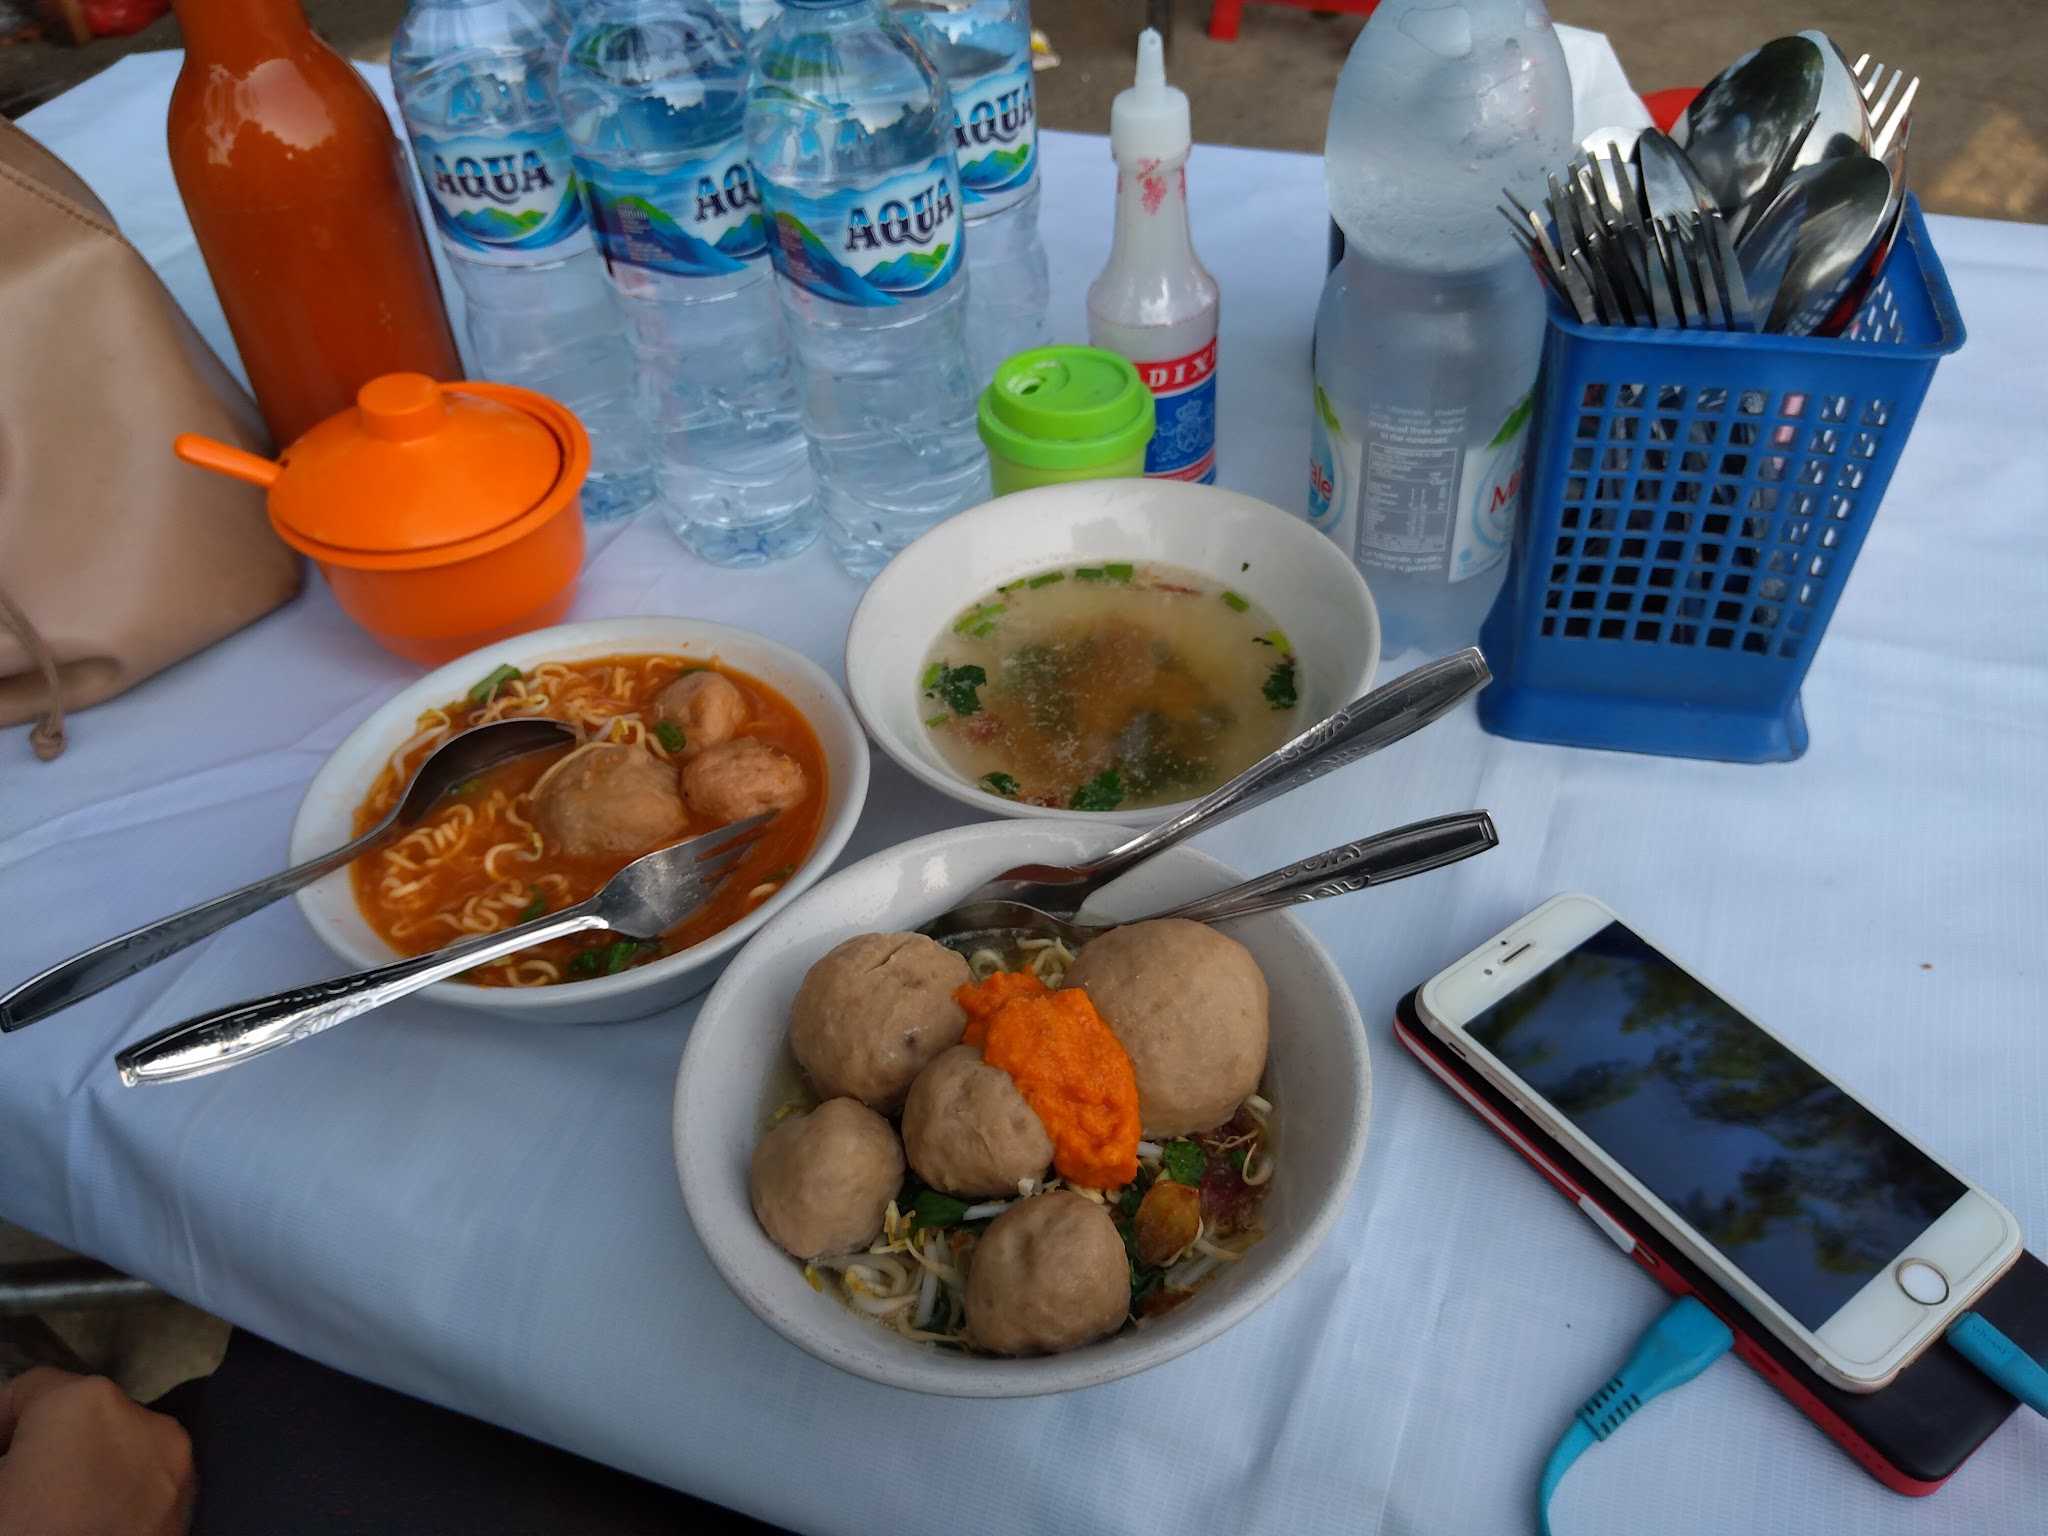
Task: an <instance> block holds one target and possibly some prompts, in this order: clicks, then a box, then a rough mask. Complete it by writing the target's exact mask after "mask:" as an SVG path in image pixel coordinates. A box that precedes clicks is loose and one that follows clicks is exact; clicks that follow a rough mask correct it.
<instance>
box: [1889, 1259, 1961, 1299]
mask: <svg viewBox="0 0 2048 1536" xmlns="http://www.w3.org/2000/svg"><path fill="white" fill-rule="evenodd" d="M1892 1278H1893V1279H1894V1280H1896V1281H1898V1282H1899V1289H1900V1290H1902V1291H1904V1292H1905V1293H1906V1294H1907V1295H1908V1296H1910V1297H1912V1298H1913V1299H1914V1300H1915V1301H1917V1302H1919V1303H1920V1305H1921V1306H1923V1307H1935V1306H1939V1305H1941V1303H1942V1302H1944V1301H1947V1300H1948V1281H1947V1279H1945V1278H1944V1277H1943V1275H1942V1273H1941V1271H1940V1270H1938V1269H1936V1268H1935V1267H1934V1266H1933V1265H1932V1264H1929V1263H1928V1262H1927V1261H1926V1260H1925V1259H1908V1260H1906V1261H1905V1262H1904V1263H1903V1264H1901V1265H1900V1266H1899V1267H1898V1268H1897V1269H1895V1270H1893V1271H1892Z"/></svg>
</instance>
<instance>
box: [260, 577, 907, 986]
mask: <svg viewBox="0 0 2048 1536" xmlns="http://www.w3.org/2000/svg"><path fill="white" fill-rule="evenodd" d="M519 717H545V718H549V719H557V720H561V721H563V722H564V723H566V724H568V725H569V726H570V727H571V728H572V730H573V731H574V733H575V735H576V737H577V741H576V742H575V743H574V744H573V745H571V746H568V747H565V748H561V749H550V750H549V751H546V752H541V753H535V754H532V755H530V756H529V757H526V758H520V759H514V760H513V761H511V762H508V763H503V764H499V765H498V766H496V767H494V768H490V769H487V770H485V771H484V772H483V773H481V774H479V775H477V776H476V777H475V778H473V779H471V780H467V781H465V782H464V783H463V784H460V785H457V786H455V787H454V788H453V789H452V790H451V791H450V792H449V793H448V794H446V795H444V796H443V797H442V800H441V801H439V802H437V803H436V805H435V807H434V808H433V809H432V810H431V811H430V812H429V814H428V815H427V816H426V817H425V818H423V819H422V821H421V822H420V823H419V824H418V825H417V826H416V827H414V828H413V829H411V830H410V831H408V832H406V834H405V835H403V836H401V837H398V838H396V839H394V840H393V841H391V842H390V843H388V844H386V845H385V846H384V847H382V848H380V849H377V850H373V851H372V852H371V853H370V854H367V855H365V856H364V857H363V858H360V859H358V860H357V861H356V862H355V864H354V865H352V866H350V868H348V869H346V870H343V871H338V872H337V873H335V874H333V875H330V876H328V877H327V878H326V879H324V880H319V881H316V882H315V883H314V884H312V885H310V886H307V887H306V888H304V889H303V890H301V891H300V892H299V893H298V901H299V905H300V908H301V910H302V911H303V912H304V913H305V915H306V920H307V921H308V923H310V924H311V926H312V928H313V931H314V932H315V933H316V934H318V935H319V936H320V938H321V939H322V940H323V941H324V942H325V943H326V944H327V945H328V946H329V947H330V948H331V949H333V950H334V952H335V953H336V954H337V955H339V956H340V957H341V958H342V960H343V961H344V962H346V963H347V964H349V965H350V966H353V967H358V968H366V967H370V966H376V965H383V964H386V963H388V962H390V961H391V960H393V959H394V958H397V957H399V956H401V955H407V954H417V953H421V952H424V951H426V950H430V949H435V948H439V947H441V946H443V945H446V944H448V943H450V942H453V941H455V940H457V939H460V938H462V937H464V936H465V935H467V934H470V933H484V932H492V931H496V930H499V929H502V928H505V927H509V926H511V925H513V924H515V923H518V922H521V921H527V920H530V919H532V918H534V917H538V916H540V915H542V914H543V913H545V912H547V911H550V910H559V909H560V908H561V907H563V906H567V905H570V904H572V903H573V902H576V901H580V900H582V899H584V898H585V897H587V896H589V895H591V894H592V893H594V892H595V891H596V890H597V889H598V888H599V887H600V886H602V884H603V883H604V882H605V881H606V880H608V879H609V878H610V877H611V875H612V874H613V873H615V872H616V871H617V869H618V868H620V867H622V866H623V865H624V864H625V863H628V862H630V861H631V860H632V859H634V858H636V857H638V856H639V855H640V854H643V853H646V852H650V851H651V850H652V849H654V848H657V847H661V846H663V845H665V844H667V843H670V842H674V841H676V840H678V839H680V838H685V837H693V836H697V835H699V834H701V833H704V832H707V831H710V830H712V829H714V828H716V827H718V826H721V825H724V824H726V823H728V822H731V821H734V820H738V819H741V818H744V817H748V816H751V815H753V814H755V813H756V812H759V811H765V810H772V811H775V812H777V814H776V816H775V818H774V820H773V821H771V822H770V823H769V824H768V825H767V826H766V828H764V829H763V830H762V831H761V832H760V833H759V834H758V836H757V837H756V838H755V839H754V840H753V841H752V842H750V843H749V844H748V847H747V851H746V853H745V854H744V856H743V857H742V859H741V860H740V861H739V863H738V864H737V865H736V866H735V867H734V869H733V871H732V873H731V874H730V875H729V876H728V877H727V878H726V879H725V880H724V881H723V882H722V883H721V884H720V886H719V887H718V889H717V891H716V892H714V894H713V895H712V897H711V899H710V900H709V901H708V902H707V903H706V905H705V906H704V907H703V908H701V909H700V910H699V912H698V913H696V914H694V915H693V916H692V917H690V918H689V919H687V920H686V921H685V922H684V923H683V924H681V925H679V926H678V927H677V928H676V929H674V930H671V932H670V933H668V934H666V935H663V936H662V938H661V939H660V940H659V941H649V942H640V941H635V940H627V939H624V938H622V937H621V936H620V935H617V934H612V933H609V932H606V931H603V930H599V931H596V932H593V933H590V934H585V935H578V936H576V937H575V939H574V940H572V941H571V942H570V943H568V944H566V945H565V944H563V943H562V942H561V941H556V942H554V943H551V944H548V945H545V946H540V947H537V948H533V949H528V950H522V951H520V952H519V953H518V954H517V955H514V956H509V957H506V958H505V959H504V960H502V961H498V962H493V963H492V964H491V965H489V966H486V967H479V968H478V969H477V970H474V971H470V972H467V973H465V975H464V976H462V977H459V978H456V979H454V980H450V981H444V982H440V983H437V984H436V985H434V986H432V987H429V988H428V989H427V990H426V993H425V994H424V995H425V996H427V997H429V998H431V999H432V1000H434V1001H436V1002H440V1003H445V1004H448V1005H451V1006H454V1007H466V1008H478V1009H484V1010H487V1011H491V1012H497V1013H509V1014H518V1015H521V1016H524V1017H536V1018H551V1019H560V1020H564V1021H576V1022H606V1021H611V1020H619V1019H630V1018H639V1017H642V1016H644V1015H646V1014H649V1013H654V1012H656V1011H658V1010H660V1009H662V1008H666V1007H669V1006H672V1005H673V1004H675V1003H678V1002H681V1001H683V1000H684V999H686V998H689V997H692V996H694V995H696V994H697V993H698V992H701V991H703V990H704V988H705V987H707V986H709V985H710V984H711V982H712V980H713V979H714V978H715V977H716V976H717V974H718V971H719V969H720V968H721V966H722V964H723V962H724V961H725V959H726V958H727V957H728V956H730V955H731V954H732V953H733V952H734V951H735V950H736V949H738V948H739V946H740V945H742V944H744V943H745V942H746V940H747V939H748V937H749V936H750V935H752V934H753V933H754V932H755V930H757V929H758V928H760V927H761V926H762V925H763V924H764V923H766V922H767V921H769V919H770V918H772V917H773V916H774V915H775V914H776V913H777V912H779V911H781V910H782V909H783V908H784V907H786V906H787V905H788V904H789V903H790V902H791V901H793V900H794V899H795V898H796V897H797V895H798V894H799V893H801V892H802V891H804V890H805V889H807V888H808V887H809V886H810V885H812V884H813V883H815V881H816V880H817V879H818V877H819V876H820V875H822V874H823V873H824V871H825V870H827V869H829V868H830V867H831V864H832V861H833V859H834V858H836V857H837V856H838V854H839V852H840V850H841V849H842V848H843V847H844V846H845V844H846V840H847V838H848V836H849V835H850V834H851V833H852V831H853V827H854V823H855V822H856V821H857V820H858V819H859V816H860V811H861V806H862V804H863V803H864V802H865V800H866V798H867V786H868V750H867V742H866V739H865V737H863V735H862V734H861V730H860V725H859V722H858V721H857V720H856V719H855V717H854V714H853V711H852V709H851V708H850V707H849V706H848V704H847V702H846V699H845V697H844V695H842V694H841V693H840V691H839V689H838V687H837V686H836V685H835V684H834V683H833V681H832V679H831V678H830V677H829V676H828V675H827V674H826V673H825V671H824V670H823V669H822V668H820V667H819V666H817V665H816V664H815V663H813V662H812V661H810V660H809V659H808V658H806V657H804V656H802V655H800V654H798V653H797V652H795V651H793V650H790V649H789V648H788V647H786V646H782V645H778V644H776V643H775V642H773V641H771V640H766V639H763V638H762V637H761V636H759V635H754V634H750V633H748V632H747V631H745V630H740V629H733V628H729V627H727V626H725V625H722V624H712V623H706V622H702V621H699V620H695V619H687V618H670V617H647V618H621V619H602V620H595V621H592V622H589V623H582V624H563V625H558V626H556V627H554V628H551V629H544V630H537V631H535V632H534V633H532V634H527V635H520V636H518V637H516V638H514V639H511V640H506V641H502V642H500V643H497V644H494V645H490V646H486V647H483V648H482V649H480V650H478V651H475V652H473V653H471V654H470V655H469V656H465V657H462V658H461V659H459V660H456V661H453V662H450V663H449V664H448V665H446V666H444V667H441V668H438V669H436V670H435V671H433V672H430V673H428V674H427V675H426V676H424V677H422V678H421V679H420V680H419V681H418V682H416V683H414V684H413V685H412V686H410V687H408V688H406V689H405V690H403V691H402V692H400V693H399V694H397V695H396V696H395V697H394V698H392V699H391V700H390V701H389V702H387V703H386V704H384V705H383V706H382V707H381V708H379V709H378V710H377V711H375V712H374V713H373V714H372V715H371V716H370V717H369V718H368V719H367V720H365V721H364V722H363V723H362V724H361V725H360V726H358V727H357V728H356V729H355V730H354V731H353V732H351V733H350V735H349V736H348V738H347V739H346V740H345V741H343V743H342V744H341V746H340V747H338V748H337V749H336V750H335V752H334V754H333V755H332V756H331V757H330V758H329V759H328V760H327V762H326V764H325V765H324V766H323V767H322V768H321V770H320V772H319V773H318V774H317V775H316V776H315V777H314V779H313V782H312V784H311V785H310V786H308V788H307V791H306V797H305V799H304V801H303V802H302V803H301V804H300V807H299V814H298V818H297V820H296V822H295V823H294V824H293V827H292V841H291V857H292V860H293V862H297V861H299V860H301V859H306V858H310V857H313V856H316V855H318V854H321V853H324V852H326V851H327V850H329V849H331V848H334V847H337V846H339V845H340V844H342V843H345V842H347V841H348V840H349V839H350V838H351V837H352V836H354V835H355V834H356V832H357V831H358V830H359V829H361V828H362V827H363V826H365V825H367V824H368V823H369V822H370V821H373V820H375V819H376V818H377V817H378V816H379V815H381V814H382V813H383V811H384V810H385V809H387V808H388V807H389V806H390V805H391V804H394V803H396V800H397V798H398V797H399V796H400V795H402V793H403V791H404V787H405V784H406V783H407V782H408V781H409V780H410V777H411V774H412V772H413V771H415V770H416V769H417V767H418V765H419V763H420V762H421V761H423V760H424V758H425V757H426V756H427V755H428V754H429V753H431V752H432V751H433V750H434V749H435V748H436V747H437V746H439V745H440V743H441V742H442V741H445V740H446V739H447V738H448V736H449V735H450V734H452V733H455V732H459V731H461V730H465V729H468V728H471V727H473V726H475V725H478V724H481V723H484V722H486V721H489V720H495V719H506V718H519Z"/></svg>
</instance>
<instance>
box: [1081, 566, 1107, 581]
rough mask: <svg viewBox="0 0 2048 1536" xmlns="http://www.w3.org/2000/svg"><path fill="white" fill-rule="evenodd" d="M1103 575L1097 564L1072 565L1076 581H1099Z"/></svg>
mask: <svg viewBox="0 0 2048 1536" xmlns="http://www.w3.org/2000/svg"><path fill="white" fill-rule="evenodd" d="M1103 575H1104V572H1103V569H1102V567H1101V566H1099V565H1077V566H1075V567H1074V580H1076V581H1100V580H1102V578H1103Z"/></svg>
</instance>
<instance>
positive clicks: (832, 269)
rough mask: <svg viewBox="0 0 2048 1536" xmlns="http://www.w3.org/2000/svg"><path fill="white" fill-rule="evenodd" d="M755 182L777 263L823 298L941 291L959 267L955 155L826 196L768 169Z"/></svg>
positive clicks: (893, 297) (855, 299)
mask: <svg viewBox="0 0 2048 1536" xmlns="http://www.w3.org/2000/svg"><path fill="white" fill-rule="evenodd" d="M756 185H757V186H758V188H759V190H760V193H761V200H762V203H763V205H764V207H765V210H766V212H767V215H768V226H769V227H768V254H769V257H770V259H771V260H773V261H774V263H775V270H776V271H777V272H779V273H781V274H782V276H783V277H785V278H787V279H788V280H789V281H790V282H792V283H795V284H796V285H797V286H798V287H799V288H806V289H808V290H810V291H811V292H812V293H815V294H816V295H818V297H819V298H821V299H830V300H831V301H832V302H833V303H835V304H856V305H860V306H862V307H864V308H875V307H879V306H881V305H885V304H900V303H902V302H903V301H904V300H905V299H917V298H926V297H929V296H930V295H932V294H935V293H937V292H938V291H939V290H940V289H942V288H944V287H945V286H946V284H948V283H950V282H951V281H952V280H953V278H954V277H955V276H956V275H957V274H958V273H959V271H960V227H961V226H960V199H959V195H958V190H957V188H956V186H955V183H954V176H953V157H952V156H951V155H935V156H933V157H932V160H931V163H930V164H928V165H925V166H921V167H919V168H917V169H915V170H909V171H902V172H899V173H897V174H896V175H894V176H890V177H886V178H884V179H883V180H881V181H878V182H876V183H875V184H874V185H872V186H868V187H847V188H844V189H842V190H840V191H838V192H834V193H832V194H830V195H829V196H826V197H811V196H809V195H807V194H805V193H802V192H799V191H797V190H796V189H795V188H793V187H785V186H781V185H778V184H777V183H776V182H774V181H772V180H770V179H769V178H767V177H765V176H764V177H761V178H760V179H759V181H758V182H757V183H756Z"/></svg>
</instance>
